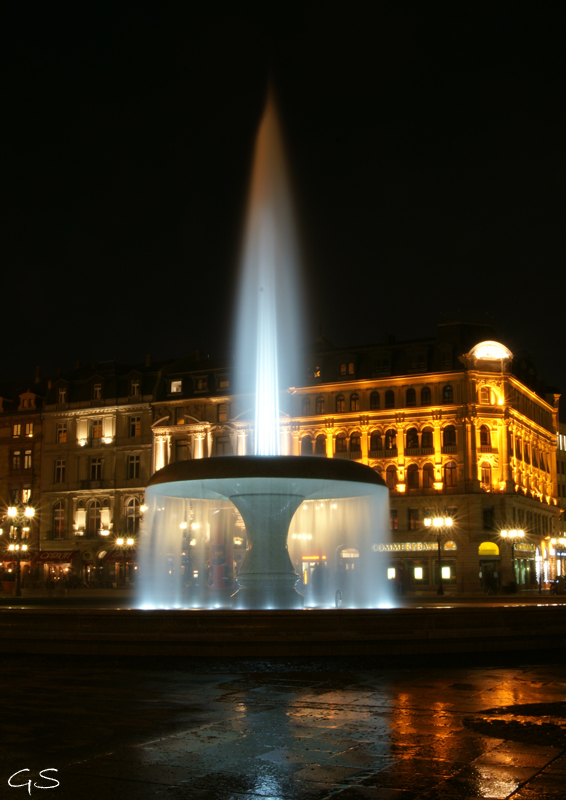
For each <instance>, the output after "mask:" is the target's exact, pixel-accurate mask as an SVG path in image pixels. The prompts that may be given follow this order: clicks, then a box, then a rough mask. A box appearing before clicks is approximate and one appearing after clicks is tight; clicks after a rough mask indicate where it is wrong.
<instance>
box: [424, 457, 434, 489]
mask: <svg viewBox="0 0 566 800" xmlns="http://www.w3.org/2000/svg"><path fill="white" fill-rule="evenodd" d="M433 483H434V466H433V465H432V464H431V463H430V462H429V463H428V464H425V465H424V467H423V489H432V488H433V487H432V485H433Z"/></svg>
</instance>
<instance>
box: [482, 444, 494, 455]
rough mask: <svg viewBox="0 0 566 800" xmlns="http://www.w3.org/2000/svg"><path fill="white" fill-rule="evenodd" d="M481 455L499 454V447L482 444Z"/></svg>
mask: <svg viewBox="0 0 566 800" xmlns="http://www.w3.org/2000/svg"><path fill="white" fill-rule="evenodd" d="M480 453H497V447H492V446H491V445H490V444H480Z"/></svg>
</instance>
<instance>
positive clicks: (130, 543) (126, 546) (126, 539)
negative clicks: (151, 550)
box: [114, 536, 136, 586]
mask: <svg viewBox="0 0 566 800" xmlns="http://www.w3.org/2000/svg"><path fill="white" fill-rule="evenodd" d="M135 543H136V540H135V539H134V537H133V536H118V538H117V539H116V541H115V542H114V547H115V548H117V549H118V550H120V552H121V553H122V575H123V582H124V586H125V585H126V556H127V553H128V550H130V549H131V548H132V547H134V545H135Z"/></svg>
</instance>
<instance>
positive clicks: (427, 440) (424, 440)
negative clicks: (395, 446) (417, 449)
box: [421, 428, 434, 447]
mask: <svg viewBox="0 0 566 800" xmlns="http://www.w3.org/2000/svg"><path fill="white" fill-rule="evenodd" d="M433 446H434V445H433V430H432V428H423V432H422V434H421V447H433Z"/></svg>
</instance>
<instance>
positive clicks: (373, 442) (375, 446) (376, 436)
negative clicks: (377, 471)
mask: <svg viewBox="0 0 566 800" xmlns="http://www.w3.org/2000/svg"><path fill="white" fill-rule="evenodd" d="M382 447H383V444H382V441H381V434H380V433H379V431H372V432H371V434H370V437H369V449H370V450H372V451H374V452H375V451H376V450H381V449H382Z"/></svg>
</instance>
